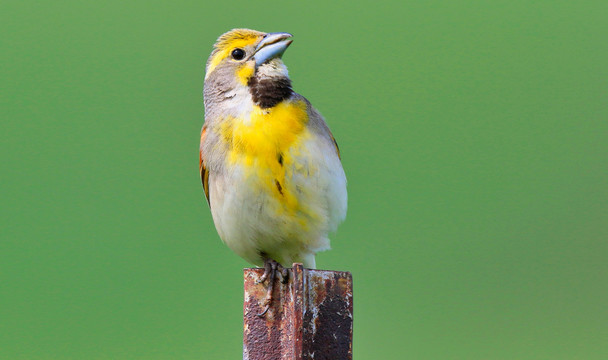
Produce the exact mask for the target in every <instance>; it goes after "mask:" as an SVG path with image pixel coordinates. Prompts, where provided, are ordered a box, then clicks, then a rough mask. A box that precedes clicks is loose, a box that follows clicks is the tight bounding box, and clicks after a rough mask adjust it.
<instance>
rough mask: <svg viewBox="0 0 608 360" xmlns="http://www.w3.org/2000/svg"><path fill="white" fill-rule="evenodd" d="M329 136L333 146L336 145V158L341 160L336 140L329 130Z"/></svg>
mask: <svg viewBox="0 0 608 360" xmlns="http://www.w3.org/2000/svg"><path fill="white" fill-rule="evenodd" d="M327 130H328V131H329V129H327ZM329 136H330V137H331V141H333V142H334V146H335V147H336V153H337V154H338V159H340V160H342V157H341V156H340V148H339V147H338V142H337V141H336V138H335V137H334V134H332V133H331V131H329Z"/></svg>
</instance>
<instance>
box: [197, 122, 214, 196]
mask: <svg viewBox="0 0 608 360" xmlns="http://www.w3.org/2000/svg"><path fill="white" fill-rule="evenodd" d="M205 136H207V128H206V127H204V126H203V130H202V131H201V147H200V150H199V153H198V155H199V157H198V167H199V171H200V173H201V181H202V182H203V189H204V190H205V197H206V198H207V204H209V205H210V206H211V203H210V202H209V170H207V168H206V167H205V162H204V161H203V158H204V154H203V141H204V140H205Z"/></svg>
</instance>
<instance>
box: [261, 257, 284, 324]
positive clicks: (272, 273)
mask: <svg viewBox="0 0 608 360" xmlns="http://www.w3.org/2000/svg"><path fill="white" fill-rule="evenodd" d="M277 274H278V276H279V277H280V278H281V283H283V284H286V283H287V281H288V280H289V270H288V269H286V268H284V267H283V266H282V265H281V264H279V263H278V262H276V261H274V260H271V259H266V260H265V261H264V274H262V276H260V278H259V279H258V280H257V281H256V284H260V283H262V282H264V281H266V280H268V289H267V290H266V297H265V298H264V302H263V303H262V305H263V306H264V307H265V308H264V311H262V312H261V313H259V314H258V316H259V317H263V316H264V315H266V313H267V312H268V310H269V309H270V305H271V304H272V291H273V289H274V280H275V278H276V277H277Z"/></svg>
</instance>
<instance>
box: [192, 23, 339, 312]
mask: <svg viewBox="0 0 608 360" xmlns="http://www.w3.org/2000/svg"><path fill="white" fill-rule="evenodd" d="M292 41H293V36H292V35H291V34H289V33H284V32H275V33H265V32H261V31H256V30H251V29H233V30H230V31H228V32H226V33H225V34H223V35H221V36H220V37H219V38H218V39H217V42H216V43H215V44H214V46H213V50H212V52H211V55H210V56H209V58H208V60H207V63H206V67H205V79H204V90H203V98H204V111H205V119H204V124H203V127H202V130H201V139H200V149H199V150H200V151H199V170H200V176H201V180H202V183H203V189H204V193H205V197H206V199H207V203H208V205H209V207H210V209H211V215H212V218H213V222H214V224H215V228H216V230H217V232H218V234H219V237H220V238H221V240H222V241H223V242H224V243H225V244H226V245H227V246H228V247H229V248H230V249H231V250H232V251H234V252H235V253H236V254H237V255H239V256H241V257H242V258H243V259H245V260H246V261H248V262H249V263H251V264H253V265H256V266H259V267H264V274H263V275H262V276H261V278H260V279H259V282H263V281H266V280H267V279H268V281H269V285H268V294H267V296H266V301H265V303H266V309H265V311H264V312H263V313H262V314H260V315H263V314H264V313H265V312H266V311H268V307H269V304H270V302H271V301H272V284H273V282H274V279H275V277H281V278H282V279H283V281H285V279H286V277H287V276H288V271H287V270H286V269H287V268H288V267H291V264H292V263H295V262H300V263H302V264H303V265H304V267H306V268H310V269H314V268H316V261H315V255H316V254H317V253H318V252H320V251H324V250H328V249H329V248H330V241H329V238H328V234H329V233H332V232H335V231H336V230H337V227H338V225H339V224H340V223H342V222H343V221H344V219H345V217H346V210H347V190H346V185H347V181H346V175H345V172H344V169H343V167H342V163H341V156H340V150H339V148H338V143H337V142H336V140H335V138H334V136H333V135H332V133H331V131H330V129H329V127H328V125H327V123H326V122H325V120H324V118H323V116H322V115H321V114H320V113H319V111H317V110H316V109H315V108H314V107H313V106H312V105H311V103H310V102H309V101H308V100H307V99H306V98H305V97H303V96H302V95H300V94H298V93H296V92H295V91H294V90H293V89H292V83H291V80H290V78H289V74H288V71H287V67H286V65H285V63H284V62H283V59H282V56H283V54H284V52H285V50H286V49H287V48H288V47H289V46H290V45H291V43H292Z"/></svg>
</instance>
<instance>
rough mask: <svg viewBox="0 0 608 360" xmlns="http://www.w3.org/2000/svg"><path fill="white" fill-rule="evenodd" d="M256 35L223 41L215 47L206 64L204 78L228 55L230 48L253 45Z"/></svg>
mask: <svg viewBox="0 0 608 360" xmlns="http://www.w3.org/2000/svg"><path fill="white" fill-rule="evenodd" d="M257 39H258V36H252V37H249V38H245V39H235V40H229V41H226V42H225V43H222V44H220V45H218V46H217V47H216V50H215V51H214V52H213V55H212V57H211V60H210V61H209V65H207V72H206V75H205V79H206V78H207V77H208V76H209V74H211V73H212V72H213V70H215V68H216V67H217V66H218V65H219V64H220V63H221V62H222V61H223V60H224V59H226V58H227V57H228V56H230V53H231V52H232V50H234V49H236V48H244V47H246V46H249V45H253V44H255V43H256V41H257Z"/></svg>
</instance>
